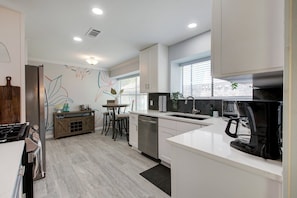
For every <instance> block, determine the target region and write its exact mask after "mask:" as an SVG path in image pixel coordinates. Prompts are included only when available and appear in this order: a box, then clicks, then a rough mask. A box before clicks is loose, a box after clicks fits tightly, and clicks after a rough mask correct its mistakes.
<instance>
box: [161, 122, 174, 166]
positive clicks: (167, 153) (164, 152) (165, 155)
mask: <svg viewBox="0 0 297 198" xmlns="http://www.w3.org/2000/svg"><path fill="white" fill-rule="evenodd" d="M174 134H175V130H173V129H169V128H164V127H159V137H158V138H159V140H158V141H159V159H161V160H162V161H164V162H166V163H168V164H170V162H171V145H170V144H169V143H168V141H167V138H170V137H173V136H174Z"/></svg>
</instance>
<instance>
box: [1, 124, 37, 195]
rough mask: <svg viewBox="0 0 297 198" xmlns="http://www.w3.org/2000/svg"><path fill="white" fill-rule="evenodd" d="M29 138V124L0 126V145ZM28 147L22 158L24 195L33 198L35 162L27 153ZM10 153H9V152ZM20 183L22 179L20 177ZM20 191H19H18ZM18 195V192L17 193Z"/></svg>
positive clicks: (29, 153)
mask: <svg viewBox="0 0 297 198" xmlns="http://www.w3.org/2000/svg"><path fill="white" fill-rule="evenodd" d="M28 136H29V123H28V122H26V123H11V124H1V125H0V144H5V143H7V142H13V141H19V140H25V139H27V138H28ZM27 147H28V145H27V144H25V148H24V151H23V156H22V166H24V167H25V170H24V174H23V179H22V181H23V182H22V183H23V188H22V193H24V194H25V195H26V196H25V197H27V198H33V165H34V164H33V161H32V152H28V151H27ZM7 152H9V151H7ZM17 180H18V181H21V179H20V178H19V177H18V179H17ZM16 185H17V187H16V188H20V186H19V185H20V183H19V182H17V183H16ZM17 191H18V190H17ZM15 193H16V192H15Z"/></svg>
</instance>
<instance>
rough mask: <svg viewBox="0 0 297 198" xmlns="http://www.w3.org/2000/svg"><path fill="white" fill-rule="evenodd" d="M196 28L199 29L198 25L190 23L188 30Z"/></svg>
mask: <svg viewBox="0 0 297 198" xmlns="http://www.w3.org/2000/svg"><path fill="white" fill-rule="evenodd" d="M195 27H197V23H190V24H189V25H188V28H195Z"/></svg>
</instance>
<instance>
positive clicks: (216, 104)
mask: <svg viewBox="0 0 297 198" xmlns="http://www.w3.org/2000/svg"><path fill="white" fill-rule="evenodd" d="M161 95H166V96H167V111H177V112H182V113H191V112H192V108H193V100H188V103H187V104H185V99H180V100H178V105H177V107H178V109H174V108H173V105H172V100H171V99H170V94H169V93H150V94H149V96H148V106H149V109H150V110H159V106H158V100H159V96H161ZM150 100H152V101H153V102H152V103H153V105H150ZM195 107H196V109H198V110H200V114H204V115H210V114H211V109H212V110H213V111H214V110H217V111H219V115H220V116H221V115H222V100H213V99H209V100H206V99H203V100H200V99H195Z"/></svg>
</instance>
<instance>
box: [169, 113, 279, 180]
mask: <svg viewBox="0 0 297 198" xmlns="http://www.w3.org/2000/svg"><path fill="white" fill-rule="evenodd" d="M212 121H213V124H212V125H210V126H207V127H203V128H200V129H197V130H193V131H190V132H187V133H184V134H181V135H178V136H175V137H172V138H169V139H168V141H169V143H171V144H172V145H173V146H179V147H182V148H184V149H186V150H188V151H190V152H195V153H197V154H198V155H203V156H205V157H208V158H209V159H213V160H217V161H220V162H221V163H225V164H228V165H230V166H233V167H237V168H239V169H243V170H245V171H249V172H252V173H254V174H258V175H261V176H264V177H266V178H269V179H272V180H277V181H279V182H282V163H281V162H280V161H277V160H267V159H264V158H261V157H258V156H254V155H251V154H248V153H245V152H242V151H239V150H237V149H235V148H232V147H231V146H230V142H231V141H232V140H234V138H231V137H229V136H228V135H226V134H225V128H226V124H227V122H226V121H224V120H223V119H222V118H216V119H215V118H212Z"/></svg>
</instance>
